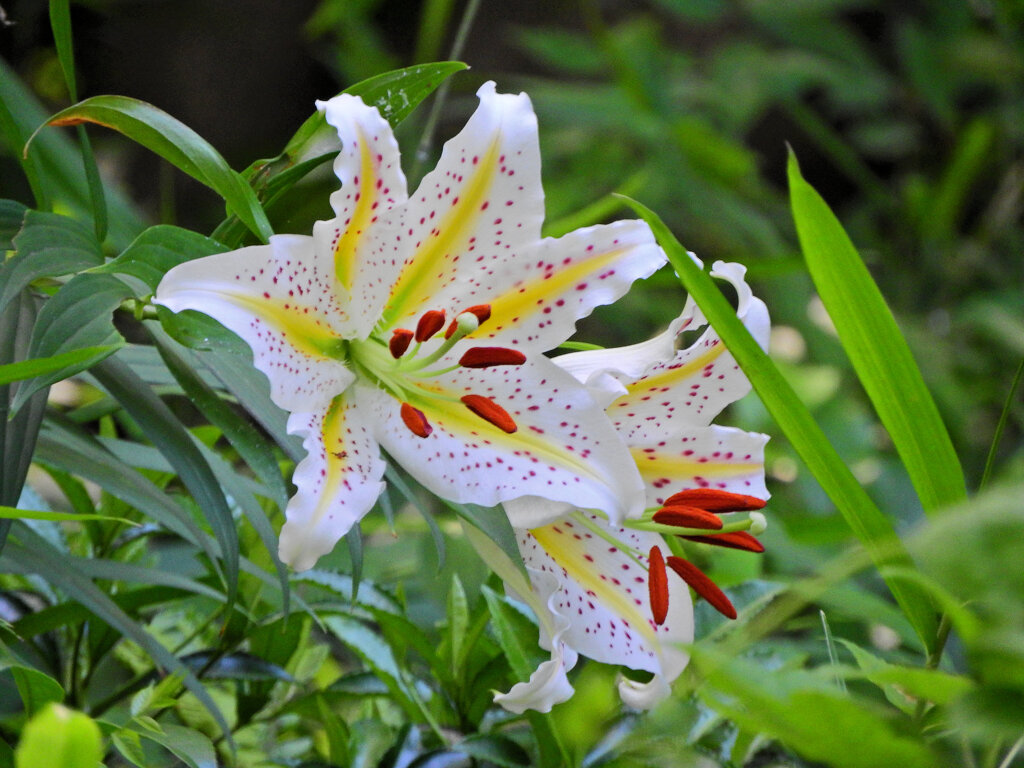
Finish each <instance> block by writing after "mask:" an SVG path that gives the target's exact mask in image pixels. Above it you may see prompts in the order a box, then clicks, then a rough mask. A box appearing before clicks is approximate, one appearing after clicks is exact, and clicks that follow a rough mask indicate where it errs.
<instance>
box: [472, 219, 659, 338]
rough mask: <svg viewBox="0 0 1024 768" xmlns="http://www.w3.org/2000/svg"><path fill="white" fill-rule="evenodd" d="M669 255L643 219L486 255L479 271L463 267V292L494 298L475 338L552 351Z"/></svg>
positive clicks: (475, 299) (486, 300)
mask: <svg viewBox="0 0 1024 768" xmlns="http://www.w3.org/2000/svg"><path fill="white" fill-rule="evenodd" d="M665 261H666V258H665V254H664V252H663V251H662V250H661V248H659V247H658V244H657V243H656V242H655V241H654V235H653V234H652V233H651V230H650V227H648V226H647V224H646V223H645V222H643V221H617V222H615V223H614V224H607V225H602V226H596V227H588V228H586V229H578V230H576V231H575V232H571V233H569V234H568V235H565V236H564V237H560V238H557V239H555V238H545V239H544V240H541V241H539V242H537V243H535V244H533V245H532V247H529V248H525V249H522V250H520V251H517V252H513V253H509V254H504V255H502V257H501V258H492V259H491V260H489V261H488V259H487V258H486V257H485V256H484V255H483V254H481V255H479V256H477V257H476V260H475V262H472V263H471V266H473V267H474V269H473V270H471V269H469V268H467V269H465V270H464V273H465V277H464V279H465V280H466V281H467V284H466V285H465V287H464V288H463V289H462V295H464V296H468V297H469V298H468V299H467V300H468V301H469V302H470V303H472V304H489V305H490V306H491V319H490V321H488V322H487V323H485V324H483V325H482V326H481V327H480V330H479V331H476V332H475V333H473V334H472V335H471V337H472V338H475V339H488V340H493V341H495V342H497V343H498V344H501V345H508V346H513V347H521V348H528V349H539V350H547V349H552V348H554V347H556V346H558V345H559V344H561V343H562V342H563V341H565V340H566V339H568V338H569V337H570V336H572V334H573V333H574V332H575V327H576V321H577V320H579V319H580V318H582V317H586V316H587V315H589V314H590V313H591V311H593V309H594V307H597V306H600V305H602V304H610V303H612V302H614V301H616V300H617V299H619V298H621V297H622V296H623V295H624V294H625V293H626V292H627V291H628V290H629V288H630V286H631V285H632V284H633V282H634V281H635V280H638V279H641V278H646V277H650V276H651V275H652V274H653V273H654V271H655V270H657V269H658V268H659V267H661V266H662V265H664V264H665Z"/></svg>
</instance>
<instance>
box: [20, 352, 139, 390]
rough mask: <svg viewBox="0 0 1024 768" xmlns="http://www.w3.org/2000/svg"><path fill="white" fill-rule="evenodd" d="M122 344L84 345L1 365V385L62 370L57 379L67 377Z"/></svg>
mask: <svg viewBox="0 0 1024 768" xmlns="http://www.w3.org/2000/svg"><path fill="white" fill-rule="evenodd" d="M122 346H123V345H122V344H109V345H106V346H99V347H84V348H82V349H72V350H71V351H70V352H61V353H60V354H58V355H51V356H49V357H37V358H33V359H31V360H22V361H21V362H20V363H8V364H7V365H0V385H3V384H10V383H11V382H12V381H23V380H25V379H31V378H32V377H34V376H47V375H49V374H53V373H57V372H61V375H60V376H58V377H57V378H56V379H55V381H59V380H60V379H66V378H68V377H69V376H73V375H75V374H76V373H80V372H82V371H84V370H87V369H88V368H90V367H91V366H92V365H94V364H96V363H98V362H99V361H100V360H102V359H103V358H105V357H107V356H108V355H110V354H113V353H114V352H116V351H117V350H119V349H120V348H121V347H122Z"/></svg>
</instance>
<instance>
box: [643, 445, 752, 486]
mask: <svg viewBox="0 0 1024 768" xmlns="http://www.w3.org/2000/svg"><path fill="white" fill-rule="evenodd" d="M630 453H631V454H632V455H633V458H634V459H635V460H636V466H637V469H639V470H640V476H641V477H643V478H644V480H652V479H659V478H668V479H672V478H681V477H703V478H720V479H726V478H731V477H742V476H744V475H749V474H751V473H755V472H760V471H761V469H762V465H761V464H760V463H758V462H754V461H750V462H734V461H712V460H708V461H699V460H695V459H692V458H686V457H684V456H679V455H678V454H671V453H658V452H656V451H651V449H642V448H631V449H630Z"/></svg>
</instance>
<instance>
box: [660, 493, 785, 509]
mask: <svg viewBox="0 0 1024 768" xmlns="http://www.w3.org/2000/svg"><path fill="white" fill-rule="evenodd" d="M766 503H767V502H765V501H764V500H763V499H759V498H757V497H756V496H746V495H744V494H742V493H730V492H729V491H716V490H715V489H713V488H689V489H687V490H685V491H680V492H679V493H674V494H672V495H671V496H669V497H668V498H667V499H665V506H666V507H673V506H680V505H682V506H687V507H699V508H700V509H706V510H708V512H749V511H750V510H752V509H762V508H764V505H765V504H766Z"/></svg>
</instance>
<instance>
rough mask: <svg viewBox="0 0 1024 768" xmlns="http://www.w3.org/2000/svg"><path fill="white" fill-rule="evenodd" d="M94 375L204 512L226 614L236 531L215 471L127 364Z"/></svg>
mask: <svg viewBox="0 0 1024 768" xmlns="http://www.w3.org/2000/svg"><path fill="white" fill-rule="evenodd" d="M92 373H93V375H94V376H95V377H96V379H97V380H98V381H99V382H100V383H101V384H102V385H103V387H104V388H105V389H106V390H107V391H108V392H109V393H110V394H111V395H112V396H113V397H114V398H116V399H117V400H118V402H120V403H121V406H122V407H123V408H124V409H125V411H127V413H128V414H129V415H130V416H131V417H132V418H133V419H134V420H135V421H136V422H137V423H138V425H139V426H140V427H141V428H142V430H143V432H145V433H146V436H147V437H148V438H149V439H150V440H151V441H152V442H153V445H155V446H156V447H157V448H159V449H160V452H161V453H163V454H164V456H166V457H167V460H168V461H169V462H170V463H171V465H172V466H173V467H174V468H175V470H176V471H177V473H178V475H179V476H180V477H181V481H182V482H183V483H184V484H185V487H186V488H188V489H189V491H190V492H191V493H192V496H193V498H195V500H196V503H197V504H199V508H200V509H202V510H203V513H204V514H205V515H206V519H207V520H208V521H209V523H210V527H211V528H212V529H213V535H214V537H215V538H216V539H217V543H218V544H219V545H220V554H221V562H222V563H223V564H224V577H225V579H226V582H227V591H228V609H227V613H228V614H230V612H231V606H232V604H233V603H234V601H235V597H236V595H237V593H238V554H239V552H238V531H236V530H235V522H234V520H233V519H232V517H231V510H230V509H228V504H227V501H226V500H225V499H224V493H223V492H222V491H221V489H220V485H219V484H218V483H217V478H216V477H215V476H214V474H213V470H211V469H210V465H209V464H208V463H207V462H206V459H205V458H203V455H202V454H201V453H200V452H199V449H198V448H196V446H195V444H194V443H193V442H192V437H191V436H190V435H189V433H188V431H187V430H186V429H185V427H183V426H182V424H181V422H180V421H178V419H177V418H176V417H175V415H174V414H173V413H172V412H171V410H170V408H168V407H167V406H166V405H165V404H164V402H163V400H161V399H160V398H159V397H157V396H156V395H155V394H154V393H153V390H152V389H150V388H149V386H147V385H146V383H145V382H144V381H142V379H140V378H139V377H138V376H136V375H135V373H134V372H133V371H132V369H131V368H129V367H128V366H127V365H125V364H124V363H122V362H120V361H119V360H117V358H116V357H110V358H107V359H106V360H104V361H103V362H101V363H100V364H99V365H97V366H95V367H94V368H93V369H92Z"/></svg>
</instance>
